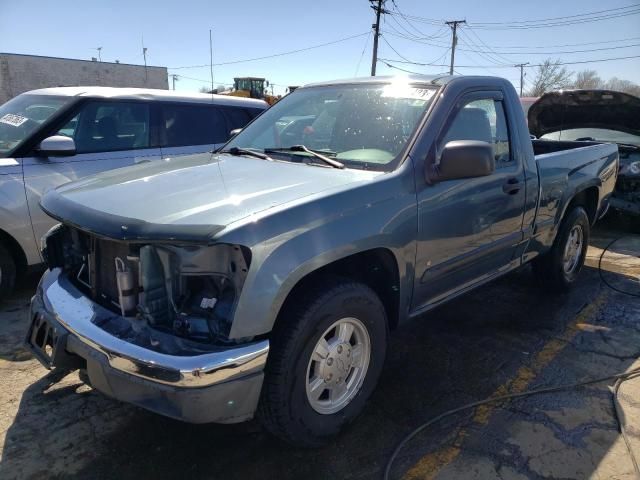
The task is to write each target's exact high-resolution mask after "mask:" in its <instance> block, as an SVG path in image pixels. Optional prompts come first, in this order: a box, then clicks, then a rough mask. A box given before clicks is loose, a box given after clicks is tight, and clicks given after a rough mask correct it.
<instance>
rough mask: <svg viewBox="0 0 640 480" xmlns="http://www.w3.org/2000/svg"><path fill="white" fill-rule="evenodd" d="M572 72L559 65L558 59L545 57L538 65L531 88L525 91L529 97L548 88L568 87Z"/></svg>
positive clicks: (540, 93) (538, 94)
mask: <svg viewBox="0 0 640 480" xmlns="http://www.w3.org/2000/svg"><path fill="white" fill-rule="evenodd" d="M572 75H573V72H570V71H569V70H567V68H566V67H563V66H562V65H561V62H560V60H552V59H550V58H548V59H546V60H545V61H544V62H543V63H542V65H539V66H538V71H537V73H536V78H535V79H534V80H533V85H532V87H531V89H530V90H529V91H528V92H527V95H528V96H530V97H539V96H540V95H542V94H543V93H545V92H548V91H550V90H559V89H561V88H567V87H570V86H571V84H572V82H571V77H572Z"/></svg>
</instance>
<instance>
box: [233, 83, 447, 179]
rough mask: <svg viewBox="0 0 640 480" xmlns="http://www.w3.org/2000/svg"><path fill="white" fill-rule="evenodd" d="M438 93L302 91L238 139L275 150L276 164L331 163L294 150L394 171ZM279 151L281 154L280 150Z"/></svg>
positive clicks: (413, 89)
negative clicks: (293, 148)
mask: <svg viewBox="0 0 640 480" xmlns="http://www.w3.org/2000/svg"><path fill="white" fill-rule="evenodd" d="M435 92H436V89H435V88H432V87H423V86H415V85H410V84H408V83H406V82H394V83H390V84H350V85H332V86H318V87H307V88H301V89H297V90H296V91H295V92H293V93H291V94H290V95H288V96H286V97H285V98H283V99H282V100H281V101H280V102H278V103H276V104H275V105H274V106H273V107H271V108H270V109H269V110H267V111H266V112H265V113H263V114H262V115H261V116H260V117H259V118H257V119H256V120H255V121H254V122H253V123H252V124H251V125H250V126H248V127H247V128H246V129H245V130H243V131H242V132H240V133H239V134H238V135H237V136H236V137H235V138H233V139H232V140H231V141H230V142H229V143H228V144H227V145H225V147H224V149H223V151H224V150H228V149H230V148H233V147H236V148H239V149H254V150H256V151H261V152H265V150H266V151H267V152H269V155H270V156H271V157H273V158H274V159H276V160H287V161H301V158H302V159H304V160H305V161H307V162H308V163H314V164H316V163H317V164H319V165H325V166H326V163H325V164H323V163H322V162H318V161H317V160H318V159H317V158H315V159H314V157H313V156H312V155H310V154H309V153H308V152H307V153H305V152H304V151H301V150H300V149H298V150H296V151H289V149H290V148H291V147H293V146H298V145H304V146H305V147H306V148H307V149H309V150H313V151H315V152H318V153H321V154H323V155H325V156H329V157H331V158H334V159H335V160H338V161H339V162H341V163H343V164H344V165H345V166H346V167H347V168H361V169H371V170H383V171H388V170H392V169H393V168H394V167H395V165H396V164H397V160H399V154H400V153H401V152H402V150H403V148H404V146H405V145H406V143H407V141H408V140H409V138H410V137H411V135H412V134H413V132H414V130H415V129H416V126H417V124H418V122H419V120H420V118H421V117H422V116H423V115H424V113H425V111H426V110H427V108H428V107H429V104H430V103H431V101H432V99H433V96H434V95H435ZM273 150H276V151H275V152H274V151H273Z"/></svg>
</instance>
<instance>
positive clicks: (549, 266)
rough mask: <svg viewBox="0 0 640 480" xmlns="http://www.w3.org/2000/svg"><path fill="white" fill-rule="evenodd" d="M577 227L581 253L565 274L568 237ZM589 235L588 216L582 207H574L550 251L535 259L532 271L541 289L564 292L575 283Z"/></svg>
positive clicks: (563, 222) (584, 255)
mask: <svg viewBox="0 0 640 480" xmlns="http://www.w3.org/2000/svg"><path fill="white" fill-rule="evenodd" d="M574 227H578V228H580V229H581V230H582V237H583V238H582V251H581V252H580V256H579V258H578V263H577V264H576V265H575V267H574V268H573V269H572V270H571V271H569V272H567V271H565V268H564V263H563V257H564V252H565V247H566V246H567V242H568V240H569V236H570V234H571V232H572V230H573V229H574ZM590 233H591V228H590V223H589V216H588V215H587V212H586V211H585V210H584V208H582V207H579V206H578V207H574V208H573V209H572V210H571V211H570V212H568V213H567V214H566V216H565V218H564V220H563V221H562V224H561V225H560V230H559V231H558V234H557V236H556V239H555V241H554V242H553V246H552V247H551V250H549V251H548V252H547V253H545V254H544V255H541V256H540V257H538V258H536V259H535V260H534V262H533V271H534V273H535V275H536V277H537V278H538V281H539V283H540V285H541V286H542V287H544V288H545V289H546V290H550V291H553V292H566V291H568V290H569V288H570V287H571V286H572V285H573V283H575V281H576V279H577V278H578V274H579V273H580V270H582V266H583V265H584V259H585V257H586V255H587V248H588V246H589V236H590Z"/></svg>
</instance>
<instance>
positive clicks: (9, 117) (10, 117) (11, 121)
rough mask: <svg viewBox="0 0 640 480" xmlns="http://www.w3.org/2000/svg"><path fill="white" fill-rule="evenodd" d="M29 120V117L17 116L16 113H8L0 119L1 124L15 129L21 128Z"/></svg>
mask: <svg viewBox="0 0 640 480" xmlns="http://www.w3.org/2000/svg"><path fill="white" fill-rule="evenodd" d="M27 120H29V119H28V118H27V117H23V116H22V115H16V114H15V113H7V114H5V115H4V116H2V117H0V123H6V124H7V125H11V126H13V127H19V126H20V125H22V124H23V123H24V122H26V121H27Z"/></svg>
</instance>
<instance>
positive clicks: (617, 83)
mask: <svg viewBox="0 0 640 480" xmlns="http://www.w3.org/2000/svg"><path fill="white" fill-rule="evenodd" d="M604 88H606V89H607V90H615V91H616V92H625V93H630V94H631V95H635V96H636V97H640V85H638V84H637V83H633V82H631V81H629V80H623V79H621V78H617V77H613V78H610V79H609V80H608V81H607V82H606V83H605V84H604Z"/></svg>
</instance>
